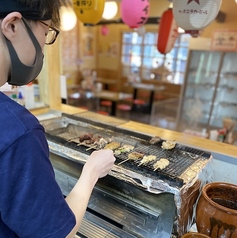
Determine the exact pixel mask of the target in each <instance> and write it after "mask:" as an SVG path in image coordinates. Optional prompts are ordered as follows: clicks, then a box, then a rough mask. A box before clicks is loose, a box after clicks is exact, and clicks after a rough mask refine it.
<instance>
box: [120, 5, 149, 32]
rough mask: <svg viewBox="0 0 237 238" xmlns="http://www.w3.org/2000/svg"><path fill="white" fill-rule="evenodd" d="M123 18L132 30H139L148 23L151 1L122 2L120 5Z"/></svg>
mask: <svg viewBox="0 0 237 238" xmlns="http://www.w3.org/2000/svg"><path fill="white" fill-rule="evenodd" d="M120 11H121V18H122V20H123V22H124V23H125V24H126V25H128V26H129V27H130V28H139V27H140V26H142V25H143V24H145V23H146V21H147V19H148V16H149V12H150V2H149V0H122V2H121V4H120Z"/></svg>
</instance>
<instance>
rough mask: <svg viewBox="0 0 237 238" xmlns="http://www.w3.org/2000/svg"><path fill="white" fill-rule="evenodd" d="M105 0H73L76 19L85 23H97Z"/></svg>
mask: <svg viewBox="0 0 237 238" xmlns="http://www.w3.org/2000/svg"><path fill="white" fill-rule="evenodd" d="M104 6H105V0H73V7H74V10H75V13H76V15H77V17H78V19H79V20H80V21H81V22H83V23H85V24H93V25H94V24H96V23H98V22H99V21H100V20H101V18H102V15H103V12H104Z"/></svg>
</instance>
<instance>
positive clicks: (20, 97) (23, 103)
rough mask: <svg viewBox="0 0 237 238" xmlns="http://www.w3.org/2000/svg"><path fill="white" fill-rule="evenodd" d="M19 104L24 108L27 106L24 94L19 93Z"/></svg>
mask: <svg viewBox="0 0 237 238" xmlns="http://www.w3.org/2000/svg"><path fill="white" fill-rule="evenodd" d="M17 102H18V103H19V104H21V105H22V106H25V100H24V98H23V95H22V92H19V93H18V98H17Z"/></svg>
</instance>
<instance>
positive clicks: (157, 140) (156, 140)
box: [149, 136, 161, 145]
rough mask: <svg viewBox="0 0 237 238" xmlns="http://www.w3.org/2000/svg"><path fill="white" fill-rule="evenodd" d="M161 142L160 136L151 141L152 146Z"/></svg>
mask: <svg viewBox="0 0 237 238" xmlns="http://www.w3.org/2000/svg"><path fill="white" fill-rule="evenodd" d="M159 142H161V138H160V137H159V136H154V137H152V138H151V139H150V141H149V143H150V144H151V145H155V144H158V143H159Z"/></svg>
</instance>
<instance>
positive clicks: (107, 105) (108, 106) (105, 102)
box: [100, 100, 112, 113]
mask: <svg viewBox="0 0 237 238" xmlns="http://www.w3.org/2000/svg"><path fill="white" fill-rule="evenodd" d="M100 106H102V107H105V108H106V109H105V111H107V112H108V113H109V110H110V111H111V107H112V102H111V101H109V100H101V101H100Z"/></svg>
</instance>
